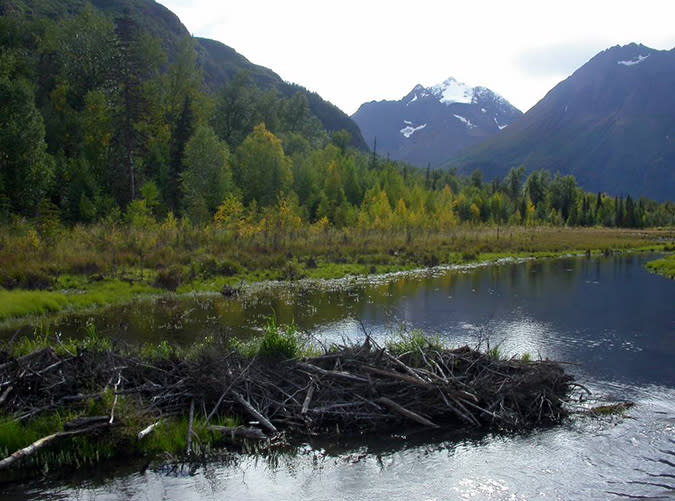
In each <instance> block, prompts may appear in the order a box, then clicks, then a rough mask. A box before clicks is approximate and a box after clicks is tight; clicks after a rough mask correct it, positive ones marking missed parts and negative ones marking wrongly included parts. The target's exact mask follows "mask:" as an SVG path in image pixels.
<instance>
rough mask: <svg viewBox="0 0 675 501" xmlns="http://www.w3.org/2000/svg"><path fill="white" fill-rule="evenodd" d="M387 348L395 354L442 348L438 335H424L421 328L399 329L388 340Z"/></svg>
mask: <svg viewBox="0 0 675 501" xmlns="http://www.w3.org/2000/svg"><path fill="white" fill-rule="evenodd" d="M386 347H387V349H388V350H389V351H390V352H391V353H392V354H393V355H396V356H400V355H402V354H404V353H413V354H415V353H419V352H420V350H425V351H426V350H429V349H431V350H439V351H440V350H443V349H444V346H443V342H442V341H441V339H440V338H439V337H438V336H426V335H425V334H424V333H423V332H422V331H421V330H418V329H415V330H413V331H410V332H406V331H401V332H399V333H398V335H396V336H395V337H393V338H392V339H391V340H388V341H387V343H386Z"/></svg>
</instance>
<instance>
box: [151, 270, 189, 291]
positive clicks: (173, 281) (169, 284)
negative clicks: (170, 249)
mask: <svg viewBox="0 0 675 501" xmlns="http://www.w3.org/2000/svg"><path fill="white" fill-rule="evenodd" d="M184 279H185V276H184V274H183V269H182V268H181V267H180V266H177V265H174V266H169V267H168V268H164V269H163V270H160V271H159V273H157V278H156V279H155V284H154V285H155V286H156V287H159V288H161V289H166V290H169V291H174V292H175V291H176V289H177V288H178V286H179V285H180V284H182V283H183V280H184Z"/></svg>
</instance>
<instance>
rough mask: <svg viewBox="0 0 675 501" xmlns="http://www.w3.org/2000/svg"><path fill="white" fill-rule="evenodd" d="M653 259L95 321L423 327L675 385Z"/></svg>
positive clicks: (103, 326)
mask: <svg viewBox="0 0 675 501" xmlns="http://www.w3.org/2000/svg"><path fill="white" fill-rule="evenodd" d="M649 259H651V256H645V255H640V256H613V257H608V258H597V259H586V258H566V259H550V260H537V261H532V260H530V261H525V262H517V263H502V264H499V265H494V266H488V267H470V268H468V269H463V270H449V271H448V270H442V269H433V270H428V271H423V272H420V273H417V274H412V275H410V274H396V275H393V276H390V277H387V278H384V279H376V280H373V279H369V278H363V277H361V278H354V279H348V280H336V281H327V282H322V283H316V282H306V281H304V282H298V283H294V284H290V285H288V284H264V285H262V286H255V287H251V288H250V289H248V290H247V292H246V293H245V294H243V295H242V296H241V297H240V298H238V299H226V298H223V297H221V296H220V295H218V294H213V295H199V296H194V295H190V296H185V297H165V298H162V299H160V300H159V301H148V300H145V301H137V302H135V303H132V304H130V305H125V306H118V307H112V308H108V309H106V310H104V311H102V312H101V313H98V314H96V315H95V316H94V320H95V324H96V327H97V329H98V330H99V332H102V333H104V334H106V335H109V336H111V337H113V338H117V339H120V340H123V341H126V342H131V343H138V342H144V341H152V342H158V341H162V340H164V339H168V340H170V341H172V342H176V343H183V344H188V343H192V342H194V341H195V340H198V339H201V338H203V337H204V336H207V335H211V336H222V335H231V334H235V335H237V336H242V337H245V336H250V335H253V334H255V333H257V332H258V331H259V330H260V329H261V328H262V327H263V326H264V325H265V323H266V321H267V319H268V318H269V317H270V316H273V315H274V316H276V318H277V320H278V321H279V322H280V323H291V322H295V324H296V325H297V326H298V327H299V328H300V329H302V330H305V331H307V332H310V333H312V334H313V335H314V336H315V337H316V338H318V339H319V340H321V341H322V342H323V343H325V344H330V343H331V342H343V341H348V340H352V341H357V342H358V341H360V340H362V339H363V338H364V336H365V333H364V330H366V331H368V332H369V333H371V334H372V335H373V336H375V337H376V339H379V340H381V341H382V340H384V339H385V338H386V337H388V336H390V335H391V334H392V332H397V331H400V330H402V329H410V328H419V329H421V330H423V331H424V332H427V333H429V334H432V335H438V336H441V337H442V338H444V339H446V340H447V341H448V342H449V343H451V344H454V345H458V344H472V345H473V344H476V343H477V342H478V341H479V340H481V339H483V340H484V338H485V337H488V338H489V341H490V344H491V346H495V345H498V346H499V348H500V351H501V353H504V354H506V355H516V354H523V353H529V354H530V355H531V356H532V357H535V358H536V357H539V356H540V357H542V358H554V359H559V360H564V361H568V362H574V363H577V364H580V369H579V370H580V371H581V372H582V373H583V374H585V375H591V376H595V377H601V378H604V379H620V380H624V381H630V382H639V383H658V384H666V385H675V364H672V359H673V357H675V336H673V334H674V333H675V301H674V300H673V299H672V298H673V297H675V282H674V281H670V280H665V279H663V278H661V277H657V276H654V275H650V274H648V273H647V272H646V271H645V270H644V269H643V265H644V263H645V262H646V261H647V260H649ZM89 316H90V315H67V316H64V317H62V318H60V319H59V320H57V321H56V322H55V325H54V326H53V329H55V330H57V331H60V332H62V334H63V335H64V336H70V335H81V334H82V333H83V332H84V327H83V326H84V323H85V322H86V320H87V318H89ZM31 329H32V327H30V326H28V327H26V328H25V331H30V330H31ZM15 333H16V330H15V329H11V330H6V331H5V332H4V333H0V335H4V336H5V337H6V338H8V337H11V336H14V335H15Z"/></svg>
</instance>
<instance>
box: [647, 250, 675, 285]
mask: <svg viewBox="0 0 675 501" xmlns="http://www.w3.org/2000/svg"><path fill="white" fill-rule="evenodd" d="M669 250H672V248H670V249H669ZM647 269H648V270H649V271H651V272H652V273H656V274H657V275H663V276H664V277H667V278H670V279H673V280H675V254H671V255H669V256H666V257H664V258H663V259H657V260H655V261H652V262H650V263H647Z"/></svg>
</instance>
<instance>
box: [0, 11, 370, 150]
mask: <svg viewBox="0 0 675 501" xmlns="http://www.w3.org/2000/svg"><path fill="white" fill-rule="evenodd" d="M85 3H86V0H0V15H2V14H6V13H10V12H16V11H18V12H23V13H25V14H29V15H32V16H33V17H42V16H44V17H49V18H51V19H59V18H61V17H64V16H67V15H72V14H77V13H78V12H80V11H81V10H82V9H83V8H84V5H85ZM89 3H90V4H91V5H93V6H94V7H96V8H97V9H100V10H101V11H103V12H106V13H107V14H108V15H111V16H113V17H116V16H120V15H121V14H122V13H123V12H124V11H125V9H128V10H129V12H130V14H131V16H132V17H133V18H134V19H135V20H136V22H138V24H139V25H140V26H141V27H142V29H143V30H144V31H145V32H147V33H149V34H151V35H152V36H154V37H156V38H158V39H159V40H160V41H161V43H162V46H163V47H164V49H165V50H166V51H167V53H168V56H169V60H172V59H173V56H174V54H175V53H176V50H177V48H178V44H179V42H180V40H181V39H182V38H183V37H185V36H187V35H189V32H188V30H187V28H185V26H184V25H183V24H182V23H181V21H180V19H179V18H178V17H177V16H176V15H175V14H174V13H173V12H171V11H170V10H169V9H167V8H166V7H164V6H163V5H161V4H159V3H157V2H155V1H154V0H89ZM195 40H196V42H197V50H198V52H199V63H200V65H201V67H202V70H203V72H204V82H205V84H206V85H207V87H208V88H209V89H211V90H212V91H216V90H217V89H219V88H220V87H222V86H223V84H225V82H227V81H228V80H229V79H231V78H232V77H233V76H234V75H235V74H236V73H238V72H241V71H245V72H247V73H248V74H249V76H250V77H251V80H252V81H253V82H254V83H255V85H256V86H258V87H259V88H261V89H265V90H267V89H276V90H277V91H278V92H279V93H280V94H281V95H283V96H286V97H288V96H292V95H293V94H295V93H296V92H298V91H299V92H302V93H304V94H305V95H306V96H307V100H308V102H309V107H310V111H311V112H312V114H314V115H315V116H316V117H317V118H318V119H319V120H320V121H321V123H322V125H323V127H324V128H325V129H326V130H328V131H329V132H330V131H337V130H341V129H345V130H347V131H348V132H350V133H351V135H352V144H353V145H354V146H356V147H358V148H360V149H363V150H366V149H367V146H366V143H365V141H364V140H363V137H362V136H361V133H360V131H359V128H358V126H357V125H356V124H355V123H354V122H353V121H352V120H351V119H350V118H349V117H348V116H347V115H346V114H345V113H344V112H342V111H341V110H340V109H339V108H337V107H336V106H334V105H333V104H331V103H330V102H328V101H325V100H324V99H322V98H321V97H320V96H319V95H318V94H316V93H314V92H310V91H308V90H307V89H305V88H303V87H301V86H299V85H295V84H290V83H288V82H285V81H283V80H282V79H281V77H279V75H277V74H276V73H275V72H274V71H272V70H270V69H268V68H265V67H263V66H258V65H255V64H253V63H251V62H250V61H248V59H246V58H245V57H244V56H242V55H241V54H239V53H238V52H237V51H235V50H234V49H232V48H231V47H228V46H227V45H225V44H222V43H220V42H218V41H215V40H209V39H205V38H196V39H195Z"/></svg>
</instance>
